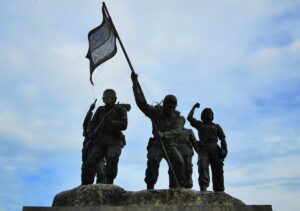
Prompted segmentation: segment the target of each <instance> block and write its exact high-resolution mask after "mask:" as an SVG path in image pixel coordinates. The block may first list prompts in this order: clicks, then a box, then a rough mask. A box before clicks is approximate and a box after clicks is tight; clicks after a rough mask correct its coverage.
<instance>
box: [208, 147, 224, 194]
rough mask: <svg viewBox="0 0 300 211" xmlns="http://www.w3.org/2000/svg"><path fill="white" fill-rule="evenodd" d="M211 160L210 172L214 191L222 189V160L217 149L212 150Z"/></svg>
mask: <svg viewBox="0 0 300 211" xmlns="http://www.w3.org/2000/svg"><path fill="white" fill-rule="evenodd" d="M210 160H211V172H212V180H213V190H214V191H224V190H225V188H224V171H223V165H224V163H223V160H222V159H221V158H220V155H219V150H218V149H217V148H216V150H214V151H212V152H211V154H210Z"/></svg>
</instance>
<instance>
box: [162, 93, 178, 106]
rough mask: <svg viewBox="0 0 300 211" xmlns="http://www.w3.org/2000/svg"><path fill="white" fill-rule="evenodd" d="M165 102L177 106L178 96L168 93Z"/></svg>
mask: <svg viewBox="0 0 300 211" xmlns="http://www.w3.org/2000/svg"><path fill="white" fill-rule="evenodd" d="M163 102H164V104H163V105H171V106H175V107H176V106H177V98H176V97H175V96H174V95H167V96H166V97H165V98H164V101H163Z"/></svg>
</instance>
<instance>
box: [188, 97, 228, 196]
mask: <svg viewBox="0 0 300 211" xmlns="http://www.w3.org/2000/svg"><path fill="white" fill-rule="evenodd" d="M199 107H200V104H199V103H196V104H195V105H194V106H193V107H192V109H191V111H190V113H189V115H188V117H187V119H188V121H189V122H190V124H191V126H193V127H194V128H196V129H197V130H198V135H199V139H200V152H199V153H200V156H201V159H200V162H199V183H200V184H199V185H200V190H201V191H206V189H207V187H208V186H209V184H208V183H207V182H209V180H207V175H206V173H207V167H208V165H209V164H210V165H211V170H212V180H213V190H214V191H224V189H225V188H224V171H223V165H224V163H223V162H224V159H225V158H226V156H227V153H228V151H227V143H226V140H225V134H224V132H223V130H222V128H221V126H220V125H218V124H215V123H213V119H214V113H213V111H212V109H210V108H205V109H203V111H202V113H201V120H202V121H200V120H196V119H195V118H193V116H194V111H195V109H196V108H199ZM218 139H220V140H221V147H220V146H219V145H218V144H217V142H218ZM208 178H209V176H208Z"/></svg>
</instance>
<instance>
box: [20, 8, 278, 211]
mask: <svg viewBox="0 0 300 211" xmlns="http://www.w3.org/2000/svg"><path fill="white" fill-rule="evenodd" d="M102 14H103V22H102V23H101V25H100V26H98V27H96V28H95V29H93V30H91V31H90V32H89V34H88V39H89V50H88V53H87V56H86V57H87V58H88V59H89V60H90V81H91V83H92V84H93V80H92V74H93V72H94V70H95V68H97V67H98V66H99V65H100V64H102V63H103V62H105V61H106V60H108V59H110V58H112V57H113V56H114V55H115V54H116V52H117V48H116V40H118V41H119V44H120V46H121V48H122V50H123V52H124V54H125V57H126V59H127V62H128V64H129V67H130V69H131V80H132V84H133V94H134V97H135V101H136V104H137V107H138V108H139V109H140V110H141V111H142V112H143V113H144V114H145V115H146V116H147V117H148V118H149V119H150V120H151V123H152V134H153V137H151V138H150V140H149V143H148V146H147V150H148V154H147V158H148V161H147V169H146V173H145V182H146V184H147V187H146V188H147V189H146V190H141V191H126V190H124V189H123V188H122V187H119V186H116V185H114V184H113V182H114V179H115V178H116V176H117V169H118V161H119V156H120V154H121V149H122V148H123V146H124V145H125V136H124V135H123V133H122V131H124V130H126V129H127V124H128V119H127V112H128V111H129V110H130V105H128V104H120V103H117V102H116V100H117V95H116V92H115V91H114V90H113V89H106V90H104V92H103V98H102V99H103V102H104V106H100V107H98V108H97V110H96V112H95V114H93V112H92V111H93V109H94V108H95V103H96V101H95V103H94V104H92V105H91V107H90V109H89V111H88V114H87V115H86V118H85V121H84V125H83V126H84V137H85V141H84V144H83V150H82V155H83V156H82V160H83V163H82V175H81V176H82V177H81V179H82V181H81V185H80V186H78V187H75V188H73V189H71V190H66V191H63V192H60V193H58V194H57V195H56V196H55V197H54V199H53V203H52V207H26V206H25V207H23V211H71V210H72V211H94V210H102V211H111V210H116V211H127V210H131V211H136V210H139V211H152V210H153V211H154V210H155V211H171V210H172V211H173V210H175V211H187V210H189V211H190V210H192V211H194V210H195V211H196V210H203V211H263V210H264V211H271V210H272V207H271V205H246V204H245V203H244V202H242V201H241V200H239V199H237V198H234V197H232V196H230V195H229V194H227V193H225V192H224V190H225V187H224V175H223V173H224V172H223V162H224V159H225V158H226V156H227V153H228V149H227V143H226V140H225V134H224V132H223V130H222V128H221V126H220V125H218V124H216V123H214V122H213V119H214V113H213V111H212V109H211V108H205V109H204V110H203V111H202V114H201V120H197V119H195V118H194V117H193V115H194V111H195V109H196V108H199V107H200V104H199V103H196V104H195V105H194V106H193V107H192V109H191V111H190V113H189V115H188V116H187V120H188V121H189V122H190V124H191V126H192V127H194V128H196V129H197V131H198V138H199V140H197V139H196V138H195V136H194V135H193V134H192V132H191V131H189V130H187V129H185V128H184V122H185V118H184V117H183V116H181V114H180V112H179V111H177V110H176V107H177V103H178V101H177V98H176V97H175V95H171V94H169V95H166V96H165V97H164V100H163V104H162V105H156V106H153V105H149V104H148V103H147V101H146V98H145V96H144V94H143V91H142V88H141V86H140V84H139V81H138V75H137V74H136V72H135V71H134V69H133V67H132V65H131V62H130V60H129V57H128V55H127V53H126V51H125V48H124V46H123V44H122V42H121V39H120V36H119V35H118V33H117V30H116V28H115V26H114V24H113V21H112V19H111V17H110V15H109V12H108V9H107V7H106V5H105V3H103V7H102ZM179 102H180V101H179ZM129 121H130V120H129ZM178 139H179V140H178ZM218 140H220V142H221V144H220V146H219V144H218V143H217V142H218ZM187 143H188V144H189V145H187ZM192 146H193V148H194V150H195V151H196V152H197V153H198V154H199V157H200V159H199V162H198V163H199V164H198V166H199V175H200V176H199V185H200V191H195V190H191V189H190V188H191V187H192V185H193V184H192V181H191V173H192V172H191V156H192V155H193V148H192ZM186 147H189V148H186ZM162 158H164V159H165V160H166V161H167V163H168V166H169V177H170V189H162V190H155V189H154V186H155V183H156V181H157V177H158V171H159V163H160V161H161V160H162ZM103 161H104V162H105V166H104V167H103V163H102V167H101V168H102V170H101V172H100V174H102V175H103V178H102V179H101V180H100V179H99V182H98V183H99V184H93V182H94V177H95V175H96V169H97V165H98V164H99V163H101V162H103ZM209 166H210V167H211V169H212V181H213V191H207V187H208V185H209V180H210V179H209V175H208V168H209Z"/></svg>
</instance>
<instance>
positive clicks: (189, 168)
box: [168, 116, 198, 188]
mask: <svg viewBox="0 0 300 211" xmlns="http://www.w3.org/2000/svg"><path fill="white" fill-rule="evenodd" d="M181 122H182V132H181V133H180V135H179V136H177V137H176V139H175V142H176V144H177V149H178V150H179V152H180V154H181V155H182V157H183V161H184V166H185V169H184V173H185V185H184V187H185V188H192V187H193V179H192V174H193V163H192V157H193V155H194V151H193V148H194V149H195V151H196V152H197V151H198V143H197V139H196V137H195V135H194V132H193V130H191V129H187V128H185V127H184V124H185V118H184V117H183V116H182V117H181ZM168 173H169V178H170V180H169V181H170V184H169V187H170V188H174V178H173V177H172V174H171V172H170V169H169V171H168Z"/></svg>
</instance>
